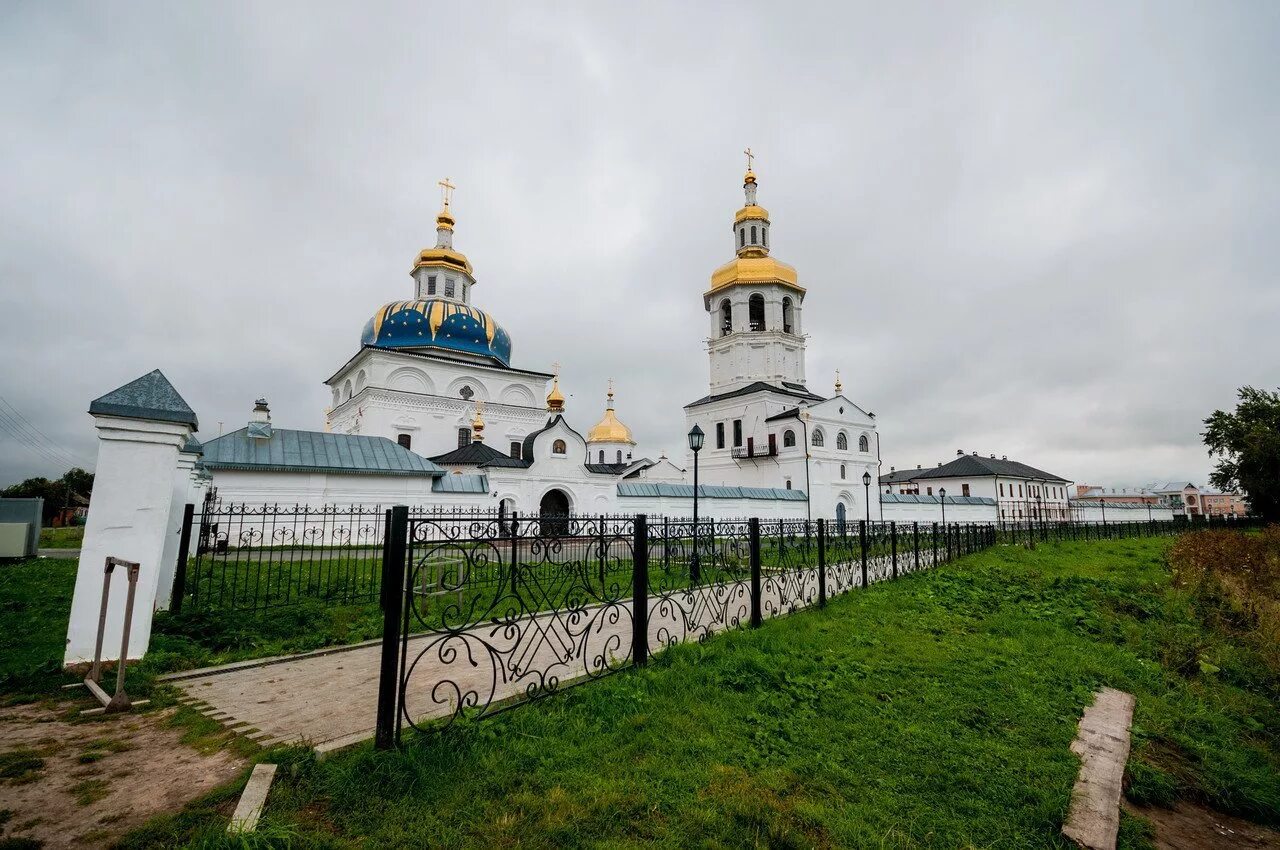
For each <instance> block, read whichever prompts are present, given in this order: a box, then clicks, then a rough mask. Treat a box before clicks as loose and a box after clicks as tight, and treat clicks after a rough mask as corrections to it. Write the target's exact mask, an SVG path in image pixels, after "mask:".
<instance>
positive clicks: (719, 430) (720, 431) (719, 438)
mask: <svg viewBox="0 0 1280 850" xmlns="http://www.w3.org/2000/svg"><path fill="white" fill-rule="evenodd" d="M716 448H717V449H723V448H724V423H723V422H717V423H716Z"/></svg>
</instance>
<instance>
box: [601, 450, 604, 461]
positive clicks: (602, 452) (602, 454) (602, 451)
mask: <svg viewBox="0 0 1280 850" xmlns="http://www.w3.org/2000/svg"><path fill="white" fill-rule="evenodd" d="M600 463H604V449H601V450H600Z"/></svg>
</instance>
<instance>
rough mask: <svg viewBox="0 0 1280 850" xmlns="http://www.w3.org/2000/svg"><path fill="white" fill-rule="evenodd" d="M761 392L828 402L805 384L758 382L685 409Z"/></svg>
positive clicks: (693, 402) (706, 399)
mask: <svg viewBox="0 0 1280 850" xmlns="http://www.w3.org/2000/svg"><path fill="white" fill-rule="evenodd" d="M759 392H771V393H777V394H778V395H786V396H791V397H792V398H803V399H806V400H808V401H826V399H824V398H823V397H822V396H820V395H814V394H813V393H811V392H809V390H808V389H806V388H805V386H804V385H803V384H793V383H791V382H789V381H788V382H786V384H785V385H784V386H781V387H776V386H774V385H773V384H766V383H765V382H764V381H756V382H754V383H751V384H747V385H746V386H745V387H741V388H740V389H736V390H730V391H729V392H727V393H716V394H714V395H705V396H703V397H702V398H700V399H698V400H697V401H691V402H689V403H688V404H686V405H685V409H686V410H687V409H688V408H690V407H698V406H700V405H703V404H710V403H711V402H713V401H723V400H724V399H726V398H737V397H738V396H744V395H751V394H753V393H759Z"/></svg>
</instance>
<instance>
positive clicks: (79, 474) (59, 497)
mask: <svg viewBox="0 0 1280 850" xmlns="http://www.w3.org/2000/svg"><path fill="white" fill-rule="evenodd" d="M92 490H93V473H92V472H85V471H84V470H83V469H81V468H80V467H78V466H77V467H74V468H72V469H69V470H67V472H66V473H65V474H64V475H63V476H62V477H61V478H59V479H58V480H57V481H50V480H49V479H48V478H28V479H27V480H26V481H23V482H22V483H20V484H14V485H13V486H11V487H6V488H5V489H3V490H0V496H3V497H5V498H10V499H36V498H39V499H44V517H43V519H44V523H45V524H46V525H48V524H49V522H50V521H51V520H52V519H53V517H54V515H55V514H57V513H58V511H59V510H60V509H62V508H64V507H67V506H68V505H71V506H73V507H74V505H73V504H71V494H72V493H78V494H79V495H81V496H83V497H84V498H86V499H87V498H89V494H90V493H91V492H92Z"/></svg>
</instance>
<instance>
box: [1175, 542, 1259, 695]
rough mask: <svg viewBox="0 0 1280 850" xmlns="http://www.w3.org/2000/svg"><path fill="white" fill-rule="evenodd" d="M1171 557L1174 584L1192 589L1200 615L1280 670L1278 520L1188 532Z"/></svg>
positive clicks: (1190, 590) (1176, 545)
mask: <svg viewBox="0 0 1280 850" xmlns="http://www.w3.org/2000/svg"><path fill="white" fill-rule="evenodd" d="M1168 558H1169V566H1170V568H1171V569H1172V573H1173V581H1174V584H1175V585H1177V586H1178V587H1181V588H1183V589H1185V590H1188V591H1189V592H1190V593H1191V594H1192V598H1193V599H1194V600H1195V602H1196V605H1197V608H1198V609H1199V612H1200V613H1201V615H1203V616H1205V617H1206V618H1207V619H1209V620H1210V621H1212V622H1213V623H1214V624H1215V625H1217V626H1218V627H1220V628H1222V629H1224V630H1226V631H1228V632H1230V633H1233V634H1236V635H1239V636H1242V637H1244V638H1246V639H1248V640H1249V641H1250V643H1252V644H1253V645H1254V647H1255V648H1256V649H1257V650H1258V652H1259V653H1260V654H1261V656H1262V658H1263V660H1264V661H1265V662H1266V664H1267V666H1268V667H1269V668H1270V669H1271V671H1272V673H1274V674H1280V526H1277V525H1272V526H1268V527H1267V528H1265V529H1264V530H1263V531H1262V532H1261V533H1250V532H1243V531H1225V530H1217V531H1200V532H1196V533H1194V534H1184V535H1182V536H1181V537H1180V538H1179V539H1178V540H1177V542H1175V543H1174V544H1173V546H1171V547H1170V548H1169V554H1168Z"/></svg>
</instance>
